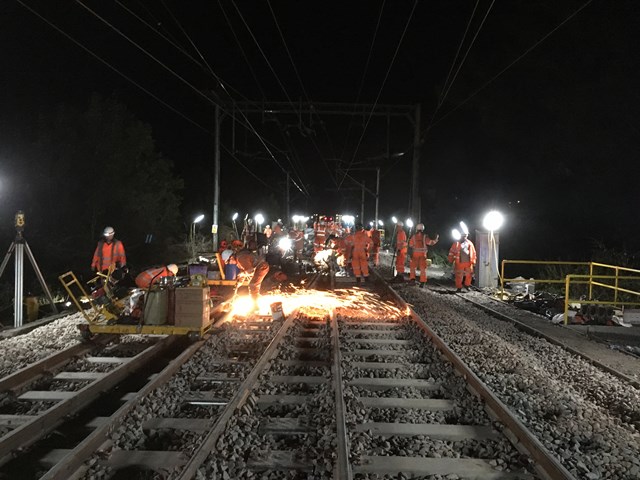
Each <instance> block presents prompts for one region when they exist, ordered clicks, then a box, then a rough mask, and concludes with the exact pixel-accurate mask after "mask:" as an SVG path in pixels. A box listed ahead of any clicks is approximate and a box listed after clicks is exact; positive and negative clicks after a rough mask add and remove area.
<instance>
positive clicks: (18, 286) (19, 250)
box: [13, 240, 24, 328]
mask: <svg viewBox="0 0 640 480" xmlns="http://www.w3.org/2000/svg"><path fill="white" fill-rule="evenodd" d="M15 273H16V277H15V289H14V293H13V326H14V327H15V328H18V327H21V326H22V299H23V288H22V287H23V284H24V243H22V240H20V241H18V242H17V243H16V268H15Z"/></svg>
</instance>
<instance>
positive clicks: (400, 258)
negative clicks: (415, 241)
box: [396, 248, 407, 273]
mask: <svg viewBox="0 0 640 480" xmlns="http://www.w3.org/2000/svg"><path fill="white" fill-rule="evenodd" d="M406 261H407V249H406V248H402V249H400V250H398V255H397V256H396V271H397V272H398V273H404V263H405V262H406Z"/></svg>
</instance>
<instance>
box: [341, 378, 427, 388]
mask: <svg viewBox="0 0 640 480" xmlns="http://www.w3.org/2000/svg"><path fill="white" fill-rule="evenodd" d="M347 384H348V385H351V386H354V387H366V388H374V389H378V388H405V387H407V388H409V387H412V388H419V389H422V390H438V389H439V388H440V384H439V383H435V382H430V381H428V380H423V379H421V378H368V377H359V378H354V379H352V380H349V381H348V382H347Z"/></svg>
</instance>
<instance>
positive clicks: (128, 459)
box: [101, 450, 188, 472]
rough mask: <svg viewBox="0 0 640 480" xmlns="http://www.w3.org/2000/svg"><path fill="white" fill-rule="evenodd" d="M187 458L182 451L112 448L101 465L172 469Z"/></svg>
mask: <svg viewBox="0 0 640 480" xmlns="http://www.w3.org/2000/svg"><path fill="white" fill-rule="evenodd" d="M187 460H188V458H187V457H186V456H185V455H184V454H183V453H182V452H170V451H162V450H160V451H153V450H136V451H130V450H113V451H112V453H111V455H110V456H109V458H108V459H107V460H106V461H103V462H101V463H102V464H103V465H107V466H109V467H112V468H113V469H115V470H119V469H121V468H127V467H140V468H146V469H149V470H155V471H158V472H161V471H163V470H173V469H174V468H176V467H181V466H183V465H185V464H186V463H187Z"/></svg>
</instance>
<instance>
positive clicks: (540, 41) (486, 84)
mask: <svg viewBox="0 0 640 480" xmlns="http://www.w3.org/2000/svg"><path fill="white" fill-rule="evenodd" d="M591 2H593V0H587V2H585V3H584V4H582V5H581V6H580V7H579V8H578V9H577V10H575V11H574V12H573V13H572V14H571V15H569V16H568V17H567V18H565V19H564V20H563V21H562V22H560V23H559V24H558V25H557V26H556V27H555V28H553V29H552V30H551V31H550V32H549V33H547V34H546V35H544V36H543V37H542V38H540V40H538V41H537V42H535V43H534V44H533V45H532V46H530V47H529V48H527V49H526V50H525V51H524V52H523V53H522V54H521V55H520V56H519V57H517V58H516V59H515V60H513V61H512V62H511V63H510V64H509V65H507V66H506V67H504V68H503V69H502V70H500V71H499V72H498V73H497V74H495V75H494V76H493V77H491V78H490V79H489V80H488V81H486V82H485V83H484V84H482V86H480V88H478V89H477V90H475V91H474V92H473V93H472V94H471V95H469V96H468V97H467V98H465V99H464V100H463V101H462V102H461V103H459V104H458V105H456V106H455V107H454V108H452V109H451V110H449V111H448V112H447V113H446V114H444V115H443V116H442V117H440V118H439V119H438V121H436V122H434V123H433V125H432V126H431V128H433V127H435V126H436V125H438V124H439V123H440V122H442V121H443V120H444V119H445V118H447V117H448V116H449V115H451V114H452V113H453V112H455V111H456V110H458V109H459V108H460V107H462V106H463V105H465V104H466V103H467V102H469V101H470V100H471V99H472V98H473V97H475V96H476V95H477V94H478V93H480V92H481V91H482V90H484V89H485V88H487V87H488V86H489V85H490V84H491V83H493V82H494V81H495V80H496V79H497V78H498V77H500V76H501V75H502V74H503V73H504V72H506V71H507V70H509V69H510V68H511V67H512V66H514V65H515V64H516V63H518V62H519V61H520V60H522V59H523V58H524V57H525V56H526V55H527V54H529V53H530V52H531V51H532V50H534V49H535V48H536V47H537V46H538V45H540V44H541V43H542V42H544V41H545V40H546V39H547V38H549V37H550V36H551V35H552V34H553V33H554V32H555V31H556V30H558V29H559V28H560V27H562V26H563V25H564V24H565V23H567V22H568V21H569V20H571V19H572V18H573V17H575V16H576V15H577V14H578V13H580V12H581V11H582V10H584V9H585V8H586V7H588V6H589V4H591Z"/></svg>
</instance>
